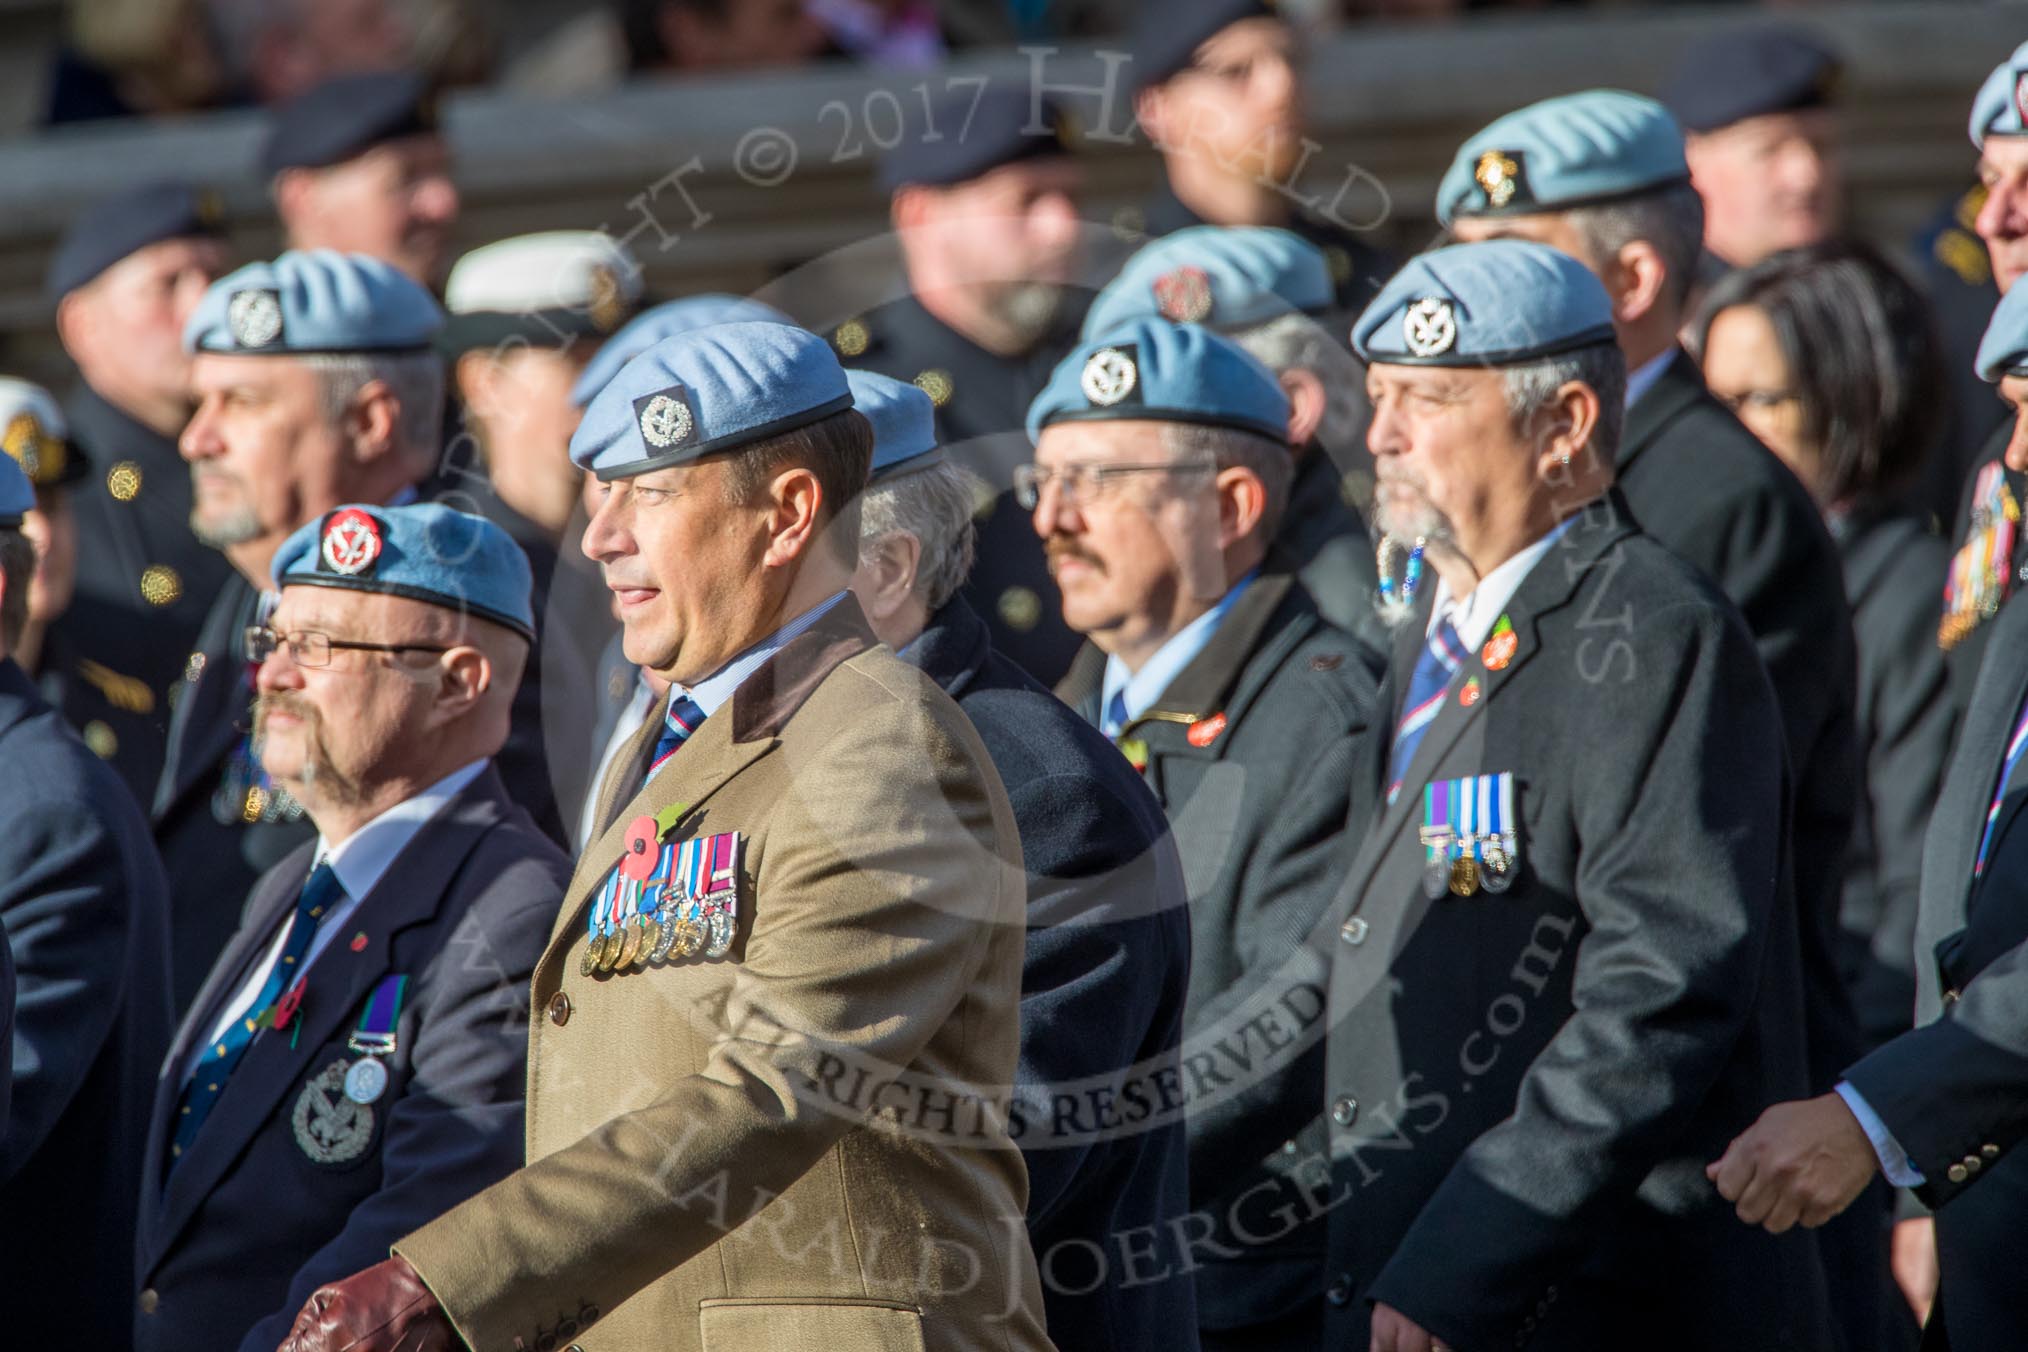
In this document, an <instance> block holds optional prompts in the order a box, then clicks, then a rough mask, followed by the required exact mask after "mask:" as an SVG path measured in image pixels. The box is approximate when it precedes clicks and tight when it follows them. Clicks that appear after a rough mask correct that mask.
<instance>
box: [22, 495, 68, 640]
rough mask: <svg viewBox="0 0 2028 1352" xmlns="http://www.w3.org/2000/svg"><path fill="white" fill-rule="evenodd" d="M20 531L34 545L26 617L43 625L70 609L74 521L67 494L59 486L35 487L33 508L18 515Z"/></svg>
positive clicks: (32, 622)
mask: <svg viewBox="0 0 2028 1352" xmlns="http://www.w3.org/2000/svg"><path fill="white" fill-rule="evenodd" d="M21 533H22V534H23V535H24V536H26V537H27V538H28V543H29V544H31V545H33V546H35V572H34V573H33V574H32V575H30V577H29V579H28V620H29V623H31V624H43V625H46V624H49V623H52V622H53V621H54V620H55V619H56V618H57V617H58V616H60V615H62V614H63V612H64V611H66V610H68V609H70V601H71V596H72V595H73V594H74V593H75V591H76V589H77V520H76V518H75V517H74V516H72V515H71V510H70V494H69V493H68V492H67V491H66V490H64V489H61V488H38V489H37V490H35V508H34V510H32V511H30V512H28V513H26V514H25V515H23V516H22V518H21Z"/></svg>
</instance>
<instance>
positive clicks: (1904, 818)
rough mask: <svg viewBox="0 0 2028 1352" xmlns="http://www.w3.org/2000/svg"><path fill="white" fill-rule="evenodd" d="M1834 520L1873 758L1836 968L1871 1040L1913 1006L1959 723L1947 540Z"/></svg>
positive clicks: (1864, 516)
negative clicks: (1933, 838)
mask: <svg viewBox="0 0 2028 1352" xmlns="http://www.w3.org/2000/svg"><path fill="white" fill-rule="evenodd" d="M1834 525H1835V534H1836V537H1837V540H1838V548H1839V551H1840V552H1841V553H1842V554H1843V556H1844V560H1845V592H1846V594H1847V595H1848V596H1849V597H1850V598H1851V600H1852V629H1853V636H1854V637H1855V638H1856V639H1857V641H1858V648H1859V706H1858V732H1859V746H1860V750H1861V751H1862V753H1863V755H1864V758H1865V766H1866V779H1865V785H1866V791H1865V792H1864V793H1862V794H1861V795H1859V802H1858V811H1857V813H1856V814H1855V816H1854V818H1853V823H1852V847H1851V850H1850V852H1849V853H1848V854H1847V856H1846V869H1845V894H1844V902H1843V909H1842V911H1841V912H1840V915H1839V927H1840V935H1839V937H1840V944H1841V949H1842V953H1841V961H1840V966H1841V968H1842V969H1843V971H1844V973H1845V978H1846V981H1847V982H1848V983H1849V984H1850V986H1851V990H1852V996H1853V1001H1854V1004H1855V1005H1856V1006H1857V1009H1858V1012H1859V1018H1860V1025H1861V1028H1862V1030H1863V1031H1864V1033H1865V1035H1866V1039H1867V1042H1868V1044H1869V1045H1878V1044H1879V1043H1881V1042H1884V1041H1886V1040H1887V1039H1888V1038H1890V1037H1893V1036H1894V1035H1895V1034H1896V1033H1900V1032H1905V1031H1906V1030H1907V1029H1908V1027H1909V1021H1910V1019H1911V1018H1913V1017H1914V1013H1915V919H1916V904H1917V897H1918V895H1919V892H1920V890H1921V880H1922V838H1923V833H1924V832H1925V831H1927V830H1928V829H1929V820H1930V814H1931V812H1932V811H1934V810H1935V808H1936V797H1937V789H1938V786H1939V785H1940V784H1941V783H1942V781H1943V770H1944V762H1945V761H1946V760H1947V759H1949V756H1950V749H1951V733H1952V731H1953V730H1954V729H1955V728H1956V726H1957V718H1956V712H1957V710H1956V705H1955V704H1954V703H1953V701H1952V700H1951V697H1950V685H1949V681H1948V678H1947V677H1946V676H1945V674H1944V661H1943V653H1942V652H1941V651H1939V650H1938V648H1937V645H1936V616H1937V597H1938V596H1940V595H1941V594H1942V591H1943V578H1944V568H1945V566H1946V564H1947V562H1948V560H1949V549H1948V547H1947V546H1946V545H1945V544H1944V542H1943V541H1942V540H1941V539H1940V538H1938V537H1937V536H1936V535H1935V534H1934V533H1932V532H1931V531H1929V530H1928V529H1927V528H1926V527H1924V526H1923V524H1922V523H1921V522H1920V521H1918V520H1916V519H1915V518H1914V517H1912V516H1908V515H1905V514H1901V513H1883V512H1877V511H1876V512H1862V513H1855V514H1854V515H1851V516H1848V517H1845V518H1843V519H1841V520H1839V521H1837V522H1835V523H1834Z"/></svg>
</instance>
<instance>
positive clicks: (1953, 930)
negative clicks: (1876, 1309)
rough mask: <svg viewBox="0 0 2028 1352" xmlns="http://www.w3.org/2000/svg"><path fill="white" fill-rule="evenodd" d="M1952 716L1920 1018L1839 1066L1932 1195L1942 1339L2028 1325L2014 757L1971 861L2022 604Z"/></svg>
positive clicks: (2019, 1334) (1998, 633)
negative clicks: (2022, 1271)
mask: <svg viewBox="0 0 2028 1352" xmlns="http://www.w3.org/2000/svg"><path fill="white" fill-rule="evenodd" d="M1987 627H1988V628H1989V629H1990V630H1991V631H1992V633H1991V639H1990V643H1989V645H1988V648H1987V652H1986V657H1987V660H1986V663H1985V666H1984V668H1983V669H1982V670H1981V672H1980V674H1979V681H1978V685H1977V688H1976V692H1975V693H1974V695H1973V699H1972V703H1971V706H1970V708H1968V709H1967V710H1966V712H1965V715H1964V721H1963V725H1962V727H1961V728H1960V730H1959V737H1958V746H1957V751H1956V754H1955V755H1954V756H1953V757H1952V759H1951V763H1950V768H1949V770H1948V771H1947V772H1946V774H1945V776H1944V783H1943V791H1942V794H1941V796H1940V797H1939V798H1938V799H1937V805H1936V812H1935V814H1934V816H1933V817H1932V818H1931V823H1930V831H1929V836H1928V839H1927V841H1926V843H1925V847H1924V850H1925V852H1924V858H1923V866H1922V904H1921V914H1920V917H1919V919H1918V922H1917V926H1916V957H1917V963H1916V982H1917V990H1918V1003H1917V1009H1916V1022H1917V1023H1918V1024H1919V1025H1920V1026H1919V1027H1917V1028H1916V1029H1915V1030H1914V1031H1912V1032H1908V1033H1904V1034H1902V1035H1901V1036H1900V1037H1898V1038H1896V1039H1894V1041H1892V1042H1890V1043H1888V1044H1887V1045H1886V1046H1884V1047H1882V1048H1880V1049H1878V1050H1877V1051H1875V1052H1873V1053H1872V1054H1870V1055H1869V1056H1867V1057H1866V1058H1865V1059H1864V1060H1862V1061H1860V1062H1859V1063H1858V1064H1857V1065H1855V1066H1853V1067H1852V1068H1851V1070H1850V1071H1849V1072H1848V1074H1847V1078H1848V1079H1850V1080H1851V1081H1852V1084H1853V1086H1854V1087H1855V1088H1857V1089H1858V1090H1859V1092H1860V1094H1861V1095H1863V1096H1864V1097H1865V1099H1866V1102H1867V1104H1868V1105H1869V1106H1871V1107H1872V1109H1873V1110H1874V1111H1875V1112H1876V1113H1878V1114H1879V1115H1880V1118H1881V1120H1882V1121H1883V1122H1885V1123H1886V1125H1887V1127H1888V1129H1889V1130H1890V1131H1891V1132H1892V1133H1893V1134H1894V1138H1895V1140H1896V1141H1898V1142H1899V1143H1900V1144H1901V1146H1902V1148H1903V1149H1905V1150H1906V1151H1907V1152H1908V1154H1909V1158H1910V1161H1911V1162H1912V1163H1913V1164H1914V1165H1915V1167H1916V1169H1917V1170H1919V1171H1920V1172H1921V1173H1922V1175H1923V1177H1924V1179H1925V1180H1926V1183H1925V1185H1924V1186H1923V1187H1922V1188H1920V1189H1918V1190H1917V1196H1919V1197H1920V1198H1922V1200H1923V1201H1925V1202H1927V1203H1928V1204H1929V1205H1930V1206H1932V1207H1935V1208H1937V1209H1938V1210H1937V1239H1938V1245H1939V1249H1940V1256H1941V1257H1942V1259H1943V1283H1944V1289H1945V1291H1947V1292H1948V1293H1949V1294H1948V1295H1947V1297H1946V1300H1945V1306H1946V1311H1947V1312H1946V1316H1945V1323H1946V1325H1947V1327H1948V1329H1949V1332H1950V1336H1951V1346H1952V1347H1954V1348H1957V1349H1959V1350H1960V1352H1962V1349H1964V1348H1967V1347H1971V1348H1985V1347H2012V1346H2020V1345H2022V1343H2023V1340H2024V1339H2028V1310H2024V1309H2023V1308H2022V1304H2021V1300H2020V1286H2019V1282H2018V1273H2017V1272H2016V1271H2015V1268H2016V1267H2017V1266H2018V1265H2017V1264H2016V1262H2015V1254H2016V1251H2017V1249H2018V1241H2019V1236H2020V1235H2021V1233H2022V1227H2023V1226H2024V1224H2028V1172H2024V1168H2023V1159H2024V1158H2028V1155H2024V1153H2023V1152H2022V1151H2021V1149H2020V1146H2021V1142H2022V1141H2023V1139H2024V1138H2028V815H2024V813H2023V808H2024V807H2028V776H2024V773H2023V771H2022V770H2021V769H2020V768H2019V767H2017V770H2016V773H2015V775H2014V777H2013V778H2012V779H2011V780H2010V781H2009V783H2008V785H2007V787H2006V792H2005V796H2004V797H2003V798H2002V800H2001V803H2000V812H1999V816H1998V817H1996V818H1995V819H1994V824H1993V838H1992V844H1991V846H1990V848H1989V850H1988V854H1987V859H1986V868H1985V872H1984V874H1983V875H1982V876H1980V877H1978V878H1974V877H1973V876H1972V868H1973V862H1974V860H1975V859H1976V858H1977V855H1978V848H1979V840H1980V838H1981V836H1982V835H1983V834H1984V832H1985V826H1986V810H1987V807H1988V805H1989V804H1990V803H1991V801H1992V796H1993V792H1994V790H1995V788H1996V787H1997V785H1998V779H1999V774H2000V767H2001V765H2002V763H2003V762H2004V759H2005V756H2006V751H2007V743H2008V741H2009V739H2010V738H2011V737H2012V735H2013V732H2014V728H2015V726H2016V725H2017V723H2018V721H2019V718H2020V712H2021V708H2022V705H2023V701H2024V699H2028V607H2023V606H2021V605H2019V604H2016V603H2013V602H2009V604H2007V605H2006V606H2004V607H2002V608H2001V611H2000V614H1999V617H1998V618H1997V619H1996V620H1994V621H1993V622H1992V623H1991V624H1990V625H1988V626H1987Z"/></svg>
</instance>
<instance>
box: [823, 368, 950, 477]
mask: <svg viewBox="0 0 2028 1352" xmlns="http://www.w3.org/2000/svg"><path fill="white" fill-rule="evenodd" d="M845 383H846V384H848V385H850V386H851V387H852V407H854V408H856V409H858V410H859V411H860V412H861V413H863V414H865V415H866V421H868V422H870V423H872V424H873V481H874V482H876V483H877V482H879V481H880V480H882V479H892V478H896V477H898V476H900V475H903V474H914V473H915V472H916V471H917V470H924V469H928V468H930V466H932V465H940V464H942V463H943V460H944V451H943V447H941V446H939V445H938V444H937V406H936V404H935V402H934V401H932V400H931V399H930V397H929V395H927V394H925V393H924V392H923V391H922V390H920V389H917V388H916V387H915V386H914V385H911V384H909V383H908V382H907V381H905V380H896V379H895V378H894V377H893V376H884V375H881V374H880V373H879V372H877V371H847V372H846V373H845Z"/></svg>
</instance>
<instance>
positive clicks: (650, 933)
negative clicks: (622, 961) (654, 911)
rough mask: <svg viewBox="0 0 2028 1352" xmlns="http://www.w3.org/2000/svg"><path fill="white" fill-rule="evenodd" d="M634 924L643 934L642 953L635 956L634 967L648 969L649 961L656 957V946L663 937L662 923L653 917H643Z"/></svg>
mask: <svg viewBox="0 0 2028 1352" xmlns="http://www.w3.org/2000/svg"><path fill="white" fill-rule="evenodd" d="M634 924H635V926H636V927H637V928H638V929H639V930H640V934H641V951H640V952H638V953H636V954H635V955H634V966H636V967H646V966H647V965H648V960H649V959H650V958H652V957H654V956H655V944H656V943H657V942H658V941H659V940H660V939H661V937H662V922H661V921H659V920H657V919H655V917H654V916H652V915H643V916H640V917H638V918H637V919H636V920H635V921H634Z"/></svg>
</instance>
